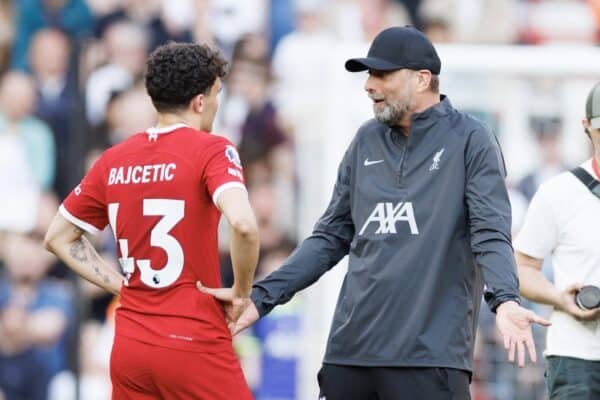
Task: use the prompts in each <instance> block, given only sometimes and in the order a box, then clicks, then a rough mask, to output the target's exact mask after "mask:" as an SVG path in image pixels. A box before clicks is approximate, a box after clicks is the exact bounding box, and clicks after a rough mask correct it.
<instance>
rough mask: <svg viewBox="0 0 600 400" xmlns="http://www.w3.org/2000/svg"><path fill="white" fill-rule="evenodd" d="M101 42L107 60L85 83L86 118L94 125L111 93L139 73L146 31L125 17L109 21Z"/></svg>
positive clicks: (140, 73) (144, 52)
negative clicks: (124, 19) (118, 20)
mask: <svg viewBox="0 0 600 400" xmlns="http://www.w3.org/2000/svg"><path fill="white" fill-rule="evenodd" d="M102 42H103V45H104V47H105V49H106V54H107V63H106V65H104V66H102V67H100V68H98V69H96V70H94V71H93V72H92V73H91V75H90V76H89V78H88V81H87V84H86V108H87V118H88V121H89V122H90V123H91V124H92V125H94V126H98V125H99V124H100V123H101V122H102V120H103V118H104V117H105V114H106V105H107V103H108V101H109V99H110V96H111V93H112V92H115V91H122V90H125V89H127V88H128V87H130V86H131V85H132V84H133V82H135V81H136V79H137V78H140V77H141V75H142V73H143V70H144V66H145V62H146V55H147V48H148V37H147V32H146V31H145V30H144V29H143V28H142V27H141V26H139V25H138V24H136V23H133V22H128V21H120V22H115V23H114V24H111V25H110V26H109V27H108V28H107V29H106V31H105V32H104V35H103V38H102Z"/></svg>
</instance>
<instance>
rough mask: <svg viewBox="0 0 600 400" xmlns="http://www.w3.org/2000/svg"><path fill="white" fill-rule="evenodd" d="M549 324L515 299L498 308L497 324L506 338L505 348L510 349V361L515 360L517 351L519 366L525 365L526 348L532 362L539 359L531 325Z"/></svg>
mask: <svg viewBox="0 0 600 400" xmlns="http://www.w3.org/2000/svg"><path fill="white" fill-rule="evenodd" d="M534 323H535V324H540V325H542V326H549V325H550V321H547V320H545V319H543V318H541V317H540V316H538V315H537V314H536V313H534V312H533V311H531V310H528V309H526V308H523V307H521V306H520V305H519V304H518V303H517V302H515V301H507V302H504V303H502V304H500V305H499V306H498V308H497V309H496V325H497V326H498V330H499V331H500V334H501V335H502V338H503V339H504V348H505V349H506V350H507V351H508V361H509V362H515V351H516V352H517V358H518V364H519V367H521V368H522V367H523V366H525V348H527V350H528V351H529V358H530V359H531V361H532V362H534V363H535V362H536V361H537V356H536V352H535V343H534V342H533V335H532V334H531V325H532V324H534Z"/></svg>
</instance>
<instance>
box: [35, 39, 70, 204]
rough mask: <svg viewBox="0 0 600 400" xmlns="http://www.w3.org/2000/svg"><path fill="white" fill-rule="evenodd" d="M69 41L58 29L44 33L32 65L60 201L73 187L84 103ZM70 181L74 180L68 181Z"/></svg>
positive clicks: (37, 46) (38, 109)
mask: <svg viewBox="0 0 600 400" xmlns="http://www.w3.org/2000/svg"><path fill="white" fill-rule="evenodd" d="M70 57H71V46H70V43H69V38H68V37H67V36H65V35H64V34H63V33H62V32H60V31H59V30H56V29H42V30H40V31H38V32H37V33H36V34H35V36H34V37H33V39H32V42H31V47H30V49H29V62H30V65H31V71H32V73H33V78H34V80H35V83H36V88H37V92H38V98H37V104H36V111H35V114H36V116H38V117H39V118H40V119H42V120H43V121H44V122H46V123H47V124H48V125H49V126H50V128H51V129H52V132H53V134H54V140H55V142H56V151H57V153H56V162H57V163H56V179H55V181H54V188H55V190H56V191H57V193H58V194H59V196H60V197H64V196H66V194H67V193H68V192H69V191H70V190H71V189H72V187H73V186H74V182H75V181H74V179H73V178H72V177H71V175H72V171H73V165H74V164H75V165H78V163H79V161H81V156H79V155H78V154H76V153H77V150H79V148H78V147H77V146H76V144H77V141H76V139H77V138H76V134H75V132H76V128H77V126H78V125H81V121H79V123H78V120H77V118H78V117H77V116H75V115H74V113H75V111H76V110H77V109H78V108H80V106H79V104H81V99H80V96H79V93H78V91H77V88H76V84H75V82H74V79H73V76H71V73H70V71H69V60H70ZM69 178H71V179H69Z"/></svg>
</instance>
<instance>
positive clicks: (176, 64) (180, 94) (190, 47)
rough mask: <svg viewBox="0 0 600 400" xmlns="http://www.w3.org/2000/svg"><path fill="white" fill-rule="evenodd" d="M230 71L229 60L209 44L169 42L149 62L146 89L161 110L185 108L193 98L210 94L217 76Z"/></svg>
mask: <svg viewBox="0 0 600 400" xmlns="http://www.w3.org/2000/svg"><path fill="white" fill-rule="evenodd" d="M226 73H227V60H225V58H224V57H223V55H222V54H221V52H220V51H219V50H218V49H214V48H212V47H210V46H208V45H206V44H192V43H169V44H165V45H163V46H160V47H158V48H157V49H156V50H154V51H153V52H152V54H150V57H148V61H147V62H146V76H145V82H146V90H147V91H148V95H150V98H151V99H152V103H153V104H154V107H156V110H157V111H158V112H169V111H177V110H180V109H182V108H186V107H187V106H188V104H189V102H190V100H191V99H192V98H194V96H197V95H199V94H201V93H204V94H207V93H209V91H210V88H211V87H212V85H213V84H214V83H215V80H216V79H217V77H219V78H223V77H224V76H225V75H226Z"/></svg>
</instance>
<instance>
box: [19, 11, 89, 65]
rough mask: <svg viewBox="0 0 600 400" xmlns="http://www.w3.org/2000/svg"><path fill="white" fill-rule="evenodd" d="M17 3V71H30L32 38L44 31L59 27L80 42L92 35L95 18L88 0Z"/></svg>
mask: <svg viewBox="0 0 600 400" xmlns="http://www.w3.org/2000/svg"><path fill="white" fill-rule="evenodd" d="M14 4H15V7H16V9H15V11H16V16H17V22H16V26H15V43H14V49H13V54H12V67H13V68H17V69H26V68H27V51H28V49H29V46H30V41H31V38H32V37H33V35H34V34H35V32H37V31H38V30H40V29H42V28H46V27H50V28H57V29H59V30H61V31H63V32H66V33H67V34H68V35H69V36H70V37H73V38H77V39H82V38H84V37H86V36H88V35H89V34H91V30H92V29H91V28H92V26H93V18H92V14H91V13H90V10H89V9H88V7H87V5H86V3H85V1H84V0H20V1H16V2H14Z"/></svg>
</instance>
